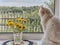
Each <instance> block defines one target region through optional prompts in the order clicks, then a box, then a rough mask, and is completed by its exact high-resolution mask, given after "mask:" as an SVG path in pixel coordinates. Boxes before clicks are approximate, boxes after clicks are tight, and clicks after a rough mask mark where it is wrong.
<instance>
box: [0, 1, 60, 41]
mask: <svg viewBox="0 0 60 45" xmlns="http://www.w3.org/2000/svg"><path fill="white" fill-rule="evenodd" d="M54 2H55V15H56V16H57V15H58V16H59V15H60V13H59V11H60V9H59V7H60V5H59V2H60V1H59V0H54ZM4 34H8V35H9V34H10V35H12V34H13V33H11V32H10V33H9V32H7V33H6V32H1V33H0V35H2V36H3V35H4ZM24 34H25V35H26V36H27V34H28V35H29V36H27V37H30V34H31V36H32V38H31V39H38V40H39V39H40V37H42V36H41V34H42V35H43V32H42V33H38V32H36V33H28V32H25V33H24ZM33 34H37V36H36V35H33ZM0 37H1V36H0ZM3 37H4V36H3ZM8 37H11V36H8ZM33 37H34V38H33ZM0 39H1V38H0Z"/></svg>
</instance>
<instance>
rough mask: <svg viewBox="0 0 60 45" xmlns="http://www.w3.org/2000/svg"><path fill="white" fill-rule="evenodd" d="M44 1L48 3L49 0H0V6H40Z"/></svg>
mask: <svg viewBox="0 0 60 45" xmlns="http://www.w3.org/2000/svg"><path fill="white" fill-rule="evenodd" d="M44 2H47V3H49V0H0V6H16V7H21V6H26V7H29V6H40V5H42V4H43V5H44Z"/></svg>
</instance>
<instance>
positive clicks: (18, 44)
mask: <svg viewBox="0 0 60 45" xmlns="http://www.w3.org/2000/svg"><path fill="white" fill-rule="evenodd" d="M13 38H14V43H13V44H14V45H21V42H22V32H18V33H17V32H14V33H13Z"/></svg>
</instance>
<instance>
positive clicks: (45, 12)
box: [39, 6, 53, 17]
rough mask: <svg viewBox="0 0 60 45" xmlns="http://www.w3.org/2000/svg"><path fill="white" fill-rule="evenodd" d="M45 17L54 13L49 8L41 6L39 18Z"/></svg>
mask: <svg viewBox="0 0 60 45" xmlns="http://www.w3.org/2000/svg"><path fill="white" fill-rule="evenodd" d="M44 15H50V16H51V15H53V13H52V11H51V10H50V9H49V8H46V7H43V6H40V8H39V16H40V17H42V16H44Z"/></svg>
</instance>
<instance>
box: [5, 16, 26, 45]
mask: <svg viewBox="0 0 60 45" xmlns="http://www.w3.org/2000/svg"><path fill="white" fill-rule="evenodd" d="M26 22H27V20H25V19H23V18H19V17H18V18H16V19H14V20H11V19H9V20H7V22H6V26H8V27H10V28H12V29H13V37H14V45H17V44H18V45H20V44H21V42H22V32H23V31H24V30H25V29H26Z"/></svg>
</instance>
